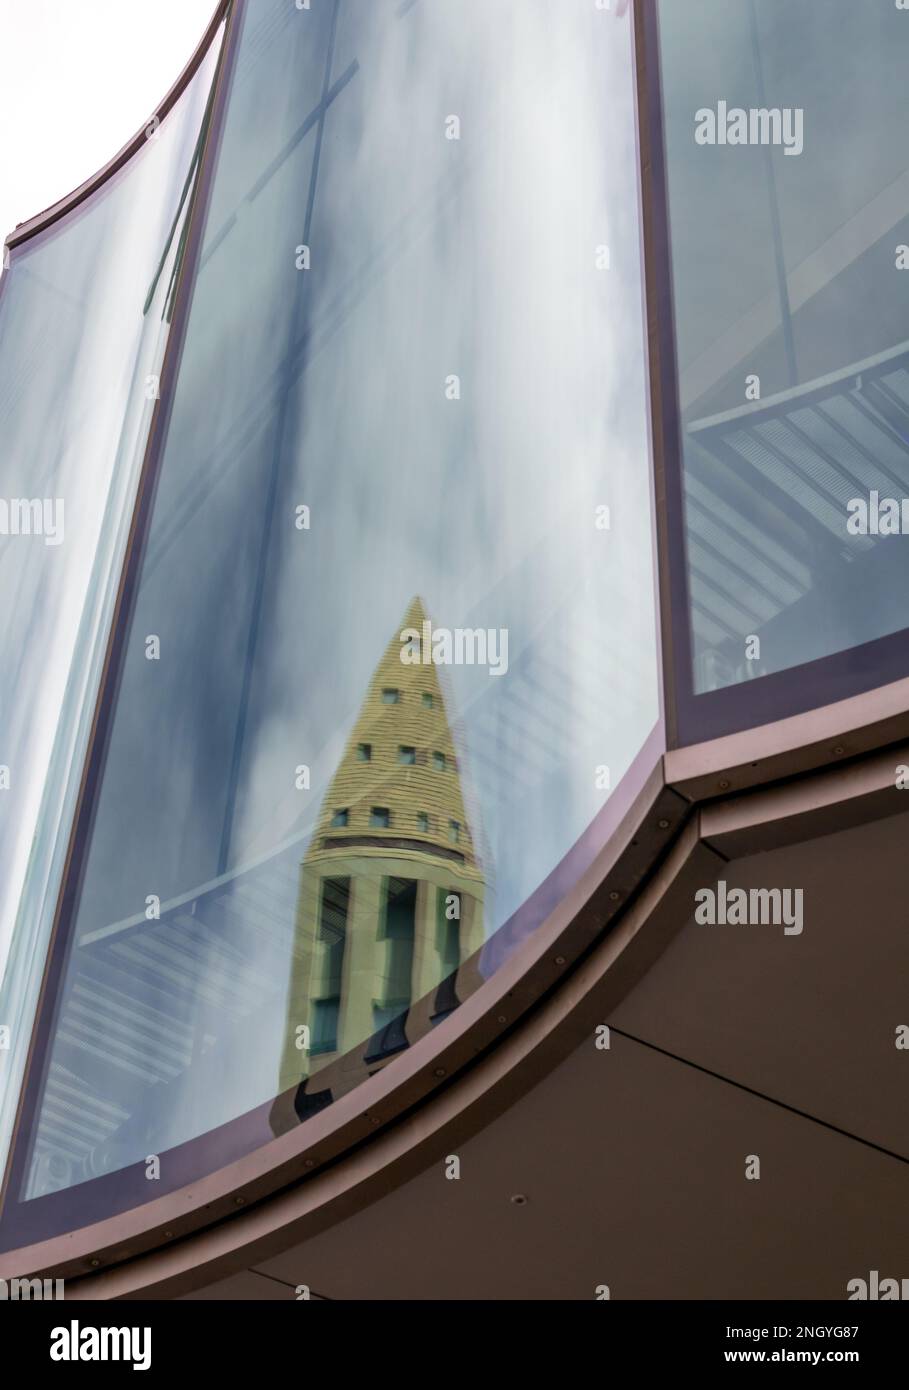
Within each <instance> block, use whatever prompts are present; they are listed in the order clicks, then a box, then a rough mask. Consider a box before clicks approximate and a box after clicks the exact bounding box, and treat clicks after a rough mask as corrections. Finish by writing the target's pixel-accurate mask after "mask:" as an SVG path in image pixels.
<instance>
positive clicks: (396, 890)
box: [273, 598, 484, 1129]
mask: <svg viewBox="0 0 909 1390" xmlns="http://www.w3.org/2000/svg"><path fill="white" fill-rule="evenodd" d="M425 618H426V613H425V610H424V608H423V604H422V602H421V601H420V599H419V598H415V599H414V600H413V601H412V602H411V604H410V607H409V608H408V610H407V613H406V615H405V616H404V619H403V620H402V623H401V628H400V629H398V631H396V632H395V634H394V636H393V637H392V640H391V642H390V643H389V646H388V648H387V650H386V652H385V655H384V656H383V657H382V660H381V661H380V662H379V664H378V666H377V667H376V670H375V672H374V673H373V677H372V681H371V682H370V686H369V690H368V692H367V695H366V699H365V700H364V702H363V706H362V709H361V710H360V714H359V717H358V719H357V721H356V723H355V725H354V728H353V731H352V733H351V735H350V738H349V739H348V742H347V746H346V748H345V750H344V755H343V757H342V759H341V762H340V764H339V765H338V768H337V770H336V772H335V775H334V778H333V780H332V783H331V786H330V787H329V789H328V793H327V795H326V797H325V800H324V801H323V803H322V808H321V811H320V814H319V821H318V824H317V826H316V829H315V831H314V834H313V837H312V841H311V844H310V849H309V852H308V853H307V855H306V858H305V859H304V861H303V865H302V869H301V879H300V894H299V902H298V907H297V921H296V931H295V947H294V956H293V963H292V972H293V973H292V978H291V986H290V994H289V998H288V1016H287V1043H286V1046H285V1049H284V1056H283V1059H282V1064H281V1077H280V1087H279V1089H280V1091H281V1092H285V1091H287V1089H288V1088H289V1087H292V1086H295V1085H296V1084H297V1083H298V1082H300V1081H301V1080H302V1079H304V1078H306V1077H307V1076H308V1077H310V1078H314V1076H315V1074H316V1073H317V1072H318V1073H320V1075H319V1081H318V1083H316V1082H315V1081H314V1080H313V1081H311V1082H310V1084H309V1085H308V1086H307V1087H306V1088H305V1089H306V1090H307V1091H308V1092H310V1093H314V1092H316V1093H320V1094H325V1091H326V1089H327V1088H328V1086H329V1085H330V1086H331V1089H332V1092H333V1093H334V1094H335V1095H336V1094H338V1093H339V1090H346V1089H348V1084H353V1083H354V1082H355V1081H359V1080H361V1079H362V1075H363V1068H364V1067H365V1068H366V1070H367V1071H371V1070H373V1069H374V1067H376V1066H378V1065H381V1064H382V1063H383V1062H384V1061H386V1060H387V1059H388V1058H389V1057H391V1056H393V1055H394V1054H395V1053H396V1052H399V1051H400V1050H401V1049H402V1048H405V1047H407V1046H408V1044H409V1042H411V1041H414V1034H415V1032H418V1031H422V1030H421V1029H420V1028H419V1026H409V1017H410V1014H409V1011H410V1008H411V1004H412V1003H413V1002H414V1001H417V1000H424V999H425V1001H426V1002H425V1004H424V1006H423V1012H424V1013H426V1011H427V1009H428V1017H427V1018H426V1019H425V1020H424V1022H425V1023H428V1024H429V1025H430V1026H431V1024H432V1022H434V1021H436V1020H437V1019H438V1018H439V1017H440V1016H443V1015H444V1014H445V1013H447V1012H450V1010H451V1009H452V1008H453V1007H454V1006H455V1005H456V1003H457V997H456V994H455V988H454V984H455V982H454V972H456V971H457V970H458V968H459V966H460V965H461V963H462V962H463V961H465V960H466V959H467V958H468V956H470V955H472V954H473V952H474V951H476V950H477V949H478V948H479V947H480V946H481V945H482V942H483V888H484V880H483V875H482V873H481V871H480V868H479V866H478V864H477V860H476V856H475V852H474V844H473V838H472V835H471V831H470V827H469V826H468V824H467V816H466V813H465V808H464V798H463V794H462V789H461V778H460V772H459V767H458V759H457V755H456V751H455V745H454V740H453V738H452V733H451V729H450V727H449V722H448V717H447V714H446V710H445V704H444V700H443V697H442V691H441V688H440V684H439V680H438V675H437V671H436V667H435V666H434V665H433V664H430V663H427V664H423V663H422V662H420V663H418V664H405V663H404V662H402V660H401V651H402V646H403V643H402V642H401V640H400V636H399V633H400V631H401V630H402V629H403V628H405V627H411V628H417V629H418V630H419V631H422V623H423V622H424V620H425ZM301 1025H305V1026H306V1027H307V1028H308V1029H309V1052H308V1054H307V1052H306V1051H305V1050H298V1046H297V1037H298V1029H299V1028H300V1026H301ZM347 1071H350V1072H351V1073H352V1074H351V1075H350V1076H349V1077H345V1076H343V1075H342V1074H343V1073H345V1072H347ZM323 1073H324V1075H323ZM282 1109H286V1107H282V1106H281V1105H280V1104H279V1105H278V1106H277V1107H276V1112H277V1111H278V1110H282ZM298 1113H299V1108H298ZM290 1118H291V1117H290V1116H289V1114H288V1115H287V1116H285V1117H284V1119H283V1120H282V1119H281V1116H280V1115H279V1114H278V1113H275V1114H274V1115H273V1123H274V1124H275V1126H276V1128H281V1129H283V1128H285V1127H286V1124H287V1123H288V1122H289V1121H290Z"/></svg>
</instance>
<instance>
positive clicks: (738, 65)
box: [659, 0, 909, 722]
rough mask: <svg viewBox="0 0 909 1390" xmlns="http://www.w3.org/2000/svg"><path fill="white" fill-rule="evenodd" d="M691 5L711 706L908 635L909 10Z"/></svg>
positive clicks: (699, 592)
mask: <svg viewBox="0 0 909 1390" xmlns="http://www.w3.org/2000/svg"><path fill="white" fill-rule="evenodd" d="M696 10H697V13H696V16H695V14H694V12H693V11H692V8H691V6H688V5H680V4H677V3H675V2H674V0H661V3H660V4H659V22H660V38H661V42H660V59H661V65H662V80H663V102H664V115H665V122H664V125H665V129H664V135H665V143H666V153H667V166H668V186H669V219H670V231H671V244H672V274H673V285H674V294H675V318H676V330H677V355H678V371H679V394H680V406H681V413H682V430H683V448H684V488H685V535H686V546H687V567H688V583H689V590H690V631H691V646H692V659H693V673H692V684H693V688H694V691H695V692H696V693H697V692H708V691H712V690H718V689H722V688H725V687H729V686H731V685H736V684H740V683H743V682H748V681H753V680H755V679H757V678H758V677H760V676H764V675H767V674H770V673H775V672H781V671H784V670H787V669H789V668H791V667H794V666H796V665H798V664H800V663H804V662H809V661H813V660H816V659H818V658H823V657H831V656H833V655H834V654H836V653H840V652H844V651H845V650H846V649H849V648H853V647H855V646H858V645H860V644H863V643H868V642H871V641H874V640H876V639H879V638H883V637H885V636H886V635H888V634H892V633H895V632H897V631H899V630H901V629H903V628H905V627H906V626H907V625H909V599H907V594H909V540H907V538H906V532H907V531H909V503H906V504H903V508H902V511H903V515H902V525H900V518H899V510H900V504H901V503H902V499H903V498H904V496H905V495H906V494H907V493H909V328H907V314H906V303H905V301H906V294H907V291H909V248H907V245H906V243H907V242H909V147H907V143H906V139H905V124H906V72H907V68H909V13H905V12H903V11H902V10H901V9H899V8H898V7H897V6H896V5H894V4H892V3H884V4H871V5H869V4H855V3H854V0H810V3H809V0H805V2H804V3H799V4H793V3H792V0H699V3H698V5H697V7H696ZM886 499H891V500H892V502H893V504H894V505H893V506H890V505H888V504H887V502H886ZM885 514H886V517H887V520H886V521H885V520H884V517H885ZM891 518H893V519H894V520H895V522H896V525H895V529H891V528H892V527H893V520H891ZM871 662H872V658H871V657H868V658H867V663H868V664H867V665H866V669H865V670H864V673H863V679H864V682H865V684H866V685H868V684H872V683H875V674H876V673H875V669H874V667H873V665H871ZM852 664H853V665H854V666H856V667H858V663H857V662H853V663H852ZM882 679H884V677H883V676H878V683H880V681H881V680H882ZM815 694H816V697H817V698H816V699H815V701H814V702H815V703H822V702H823V701H824V699H825V698H831V694H830V690H829V687H828V690H827V693H826V695H825V691H824V689H822V688H818V689H817V690H816V691H815ZM760 711H761V707H760V704H756V705H755V706H754V713H755V717H754V719H753V720H752V722H759V721H760ZM764 717H765V718H766V717H770V715H769V714H765V716H764Z"/></svg>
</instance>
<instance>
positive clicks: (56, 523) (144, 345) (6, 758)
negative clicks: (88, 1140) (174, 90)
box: [0, 50, 215, 1156]
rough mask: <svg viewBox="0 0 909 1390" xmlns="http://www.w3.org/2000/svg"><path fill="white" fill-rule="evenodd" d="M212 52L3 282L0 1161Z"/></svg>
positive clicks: (84, 1039) (160, 343)
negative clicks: (127, 154) (126, 153)
mask: <svg viewBox="0 0 909 1390" xmlns="http://www.w3.org/2000/svg"><path fill="white" fill-rule="evenodd" d="M214 61H215V52H214V50H210V53H209V56H208V58H207V59H206V60H205V61H204V62H203V65H202V67H201V68H200V69H199V71H198V72H197V73H196V76H195V78H194V80H193V82H192V83H191V85H190V87H189V88H188V89H187V90H186V91H185V92H184V94H183V96H182V97H181V99H180V101H179V102H178V104H177V105H176V106H175V107H174V108H173V110H172V111H171V112H170V114H169V115H168V116H167V117H166V119H165V120H164V121H163V123H161V124H160V126H159V127H157V128H154V127H150V138H149V139H148V140H147V141H146V143H145V144H144V146H143V148H142V150H141V152H140V153H138V154H136V155H135V157H134V158H133V159H132V160H131V161H130V162H129V164H128V165H127V166H126V167H125V169H124V170H123V171H121V172H120V173H119V174H118V175H116V176H115V177H114V178H112V179H111V180H109V181H108V182H107V183H106V184H105V185H104V186H103V187H102V188H101V189H100V190H99V191H98V192H96V193H95V194H94V195H93V196H92V197H91V198H90V199H88V200H87V201H86V202H85V203H83V204H82V205H81V206H80V207H79V209H78V211H76V212H73V213H71V214H70V215H69V216H67V217H66V218H64V219H63V220H61V221H59V222H58V223H56V224H54V225H53V226H52V227H50V228H49V229H48V230H47V231H45V232H43V233H40V234H39V235H37V236H35V237H33V238H31V239H30V240H28V241H26V242H24V243H22V245H21V246H20V247H18V248H16V249H14V250H12V251H11V253H10V267H9V269H8V270H7V271H6V272H5V273H4V275H3V280H2V283H0V1037H6V1041H8V1043H9V1046H8V1047H7V1046H5V1045H4V1044H3V1043H0V1156H2V1155H3V1154H5V1150H6V1144H7V1140H8V1136H9V1128H10V1124H11V1122H12V1116H13V1112H14V1109H15V1105H16V1101H17V1097H18V1084H19V1080H20V1078H21V1075H22V1071H23V1067H24V1064H25V1056H26V1051H27V1048H28V1042H29V1031H30V1024H31V1018H32V1011H33V1008H34V1002H35V998H36V995H37V991H38V989H39V987H40V984H41V978H42V968H43V963H44V953H45V949H46V945H47V940H48V935H49V932H50V927H51V922H52V919H53V915H54V908H55V904H56V896H57V890H58V887H59V883H60V876H61V872H62V864H63V860H64V857H65V855H66V852H67V846H68V836H69V830H70V825H71V820H72V815H73V807H74V801H75V796H76V793H77V789H78V786H79V780H80V777H81V771H82V759H83V756H84V752H85V747H86V740H87V734H88V726H89V723H90V721H91V718H92V714H93V711H94V701H95V695H96V693H97V687H98V682H99V679H100V668H101V662H102V660H103V656H104V651H105V644H106V639H107V635H108V631H109V625H110V620H111V613H112V606H113V600H114V597H115V595H116V592H117V586H118V583H119V578H120V567H121V564H122V559H123V553H124V546H125V539H126V533H127V530H128V527H129V524H130V519H131V516H132V503H133V499H134V497H135V490H136V483H137V476H138V470H139V467H140V465H141V462H142V457H143V452H144V447H145V441H146V436H147V432H148V427H149V422H150V419H151V414H152V410H153V409H154V405H155V398H156V394H157V380H158V374H159V373H160V369H161V361H162V356H163V352H164V346H165V343H166V341H167V336H168V332H169V326H170V325H169V311H170V304H171V296H172V289H173V278H174V271H175V266H176V263H177V258H178V255H179V251H180V245H181V234H182V231H183V227H184V223H185V217H186V210H187V207H188V201H189V197H190V195H191V191H192V187H193V181H194V178H195V172H196V159H195V156H196V155H197V153H198V148H197V147H198V140H199V135H200V130H201V127H202V122H203V116H204V112H205V107H206V102H207V98H208V93H209V89H210V86H211V79H212V72H213V66H214ZM87 1018H89V1019H90V1011H89V1013H88V1015H86V1014H84V1013H83V1015H82V1021H81V1023H80V1024H79V1025H78V1026H77V1028H76V1033H75V1034H74V1041H73V1045H74V1047H75V1048H76V1049H77V1050H82V1052H83V1055H87V1053H88V1052H89V1051H90V1050H91V1047H92V1043H91V1041H90V1039H89V1036H88V1033H87V1032H86V1029H85V1023H86V1019H87ZM4 1028H6V1029H9V1034H8V1035H4V1033H3V1030H4ZM64 1147H65V1146H64Z"/></svg>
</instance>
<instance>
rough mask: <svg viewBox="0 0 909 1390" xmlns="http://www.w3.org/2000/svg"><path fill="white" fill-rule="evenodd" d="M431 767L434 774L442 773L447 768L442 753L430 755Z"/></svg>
mask: <svg viewBox="0 0 909 1390" xmlns="http://www.w3.org/2000/svg"><path fill="white" fill-rule="evenodd" d="M432 765H433V767H434V768H435V770H436V772H444V771H445V769H446V767H447V766H448V764H447V762H446V760H445V754H444V753H433V755H432Z"/></svg>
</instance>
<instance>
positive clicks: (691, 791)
mask: <svg viewBox="0 0 909 1390" xmlns="http://www.w3.org/2000/svg"><path fill="white" fill-rule="evenodd" d="M907 739H909V679H905V680H899V681H894V682H893V683H892V684H890V685H882V686H879V687H878V688H877V689H876V690H867V691H865V692H864V694H861V695H853V696H851V697H850V698H849V699H847V700H839V701H837V702H836V703H835V704H830V705H824V706H822V707H821V708H820V709H814V710H809V711H807V712H806V713H804V714H793V715H790V716H789V718H788V719H780V720H777V722H776V723H773V724H761V725H759V726H758V727H757V728H755V729H746V730H745V731H744V732H742V733H737V734H727V735H726V736H725V737H724V738H717V739H711V740H710V742H708V743H698V744H693V745H691V746H690V747H688V748H677V749H674V750H672V751H671V752H669V753H667V754H666V781H667V783H668V785H669V786H671V787H673V788H674V789H675V790H676V791H677V792H678V793H679V795H680V796H684V797H686V798H687V799H688V800H689V801H692V802H701V801H707V800H710V799H712V798H714V797H718V796H727V795H728V794H729V793H730V792H738V791H747V790H750V789H752V788H755V787H760V786H765V785H766V784H767V783H770V782H774V781H779V780H780V779H782V778H789V777H795V776H800V775H802V774H804V773H806V772H810V771H813V770H814V769H817V768H825V767H830V766H831V764H838V763H841V762H846V761H847V760H848V759H850V758H857V757H862V756H864V755H866V754H869V753H873V752H876V751H877V750H879V749H883V748H887V747H889V746H890V745H892V744H899V743H902V742H904V741H905V740H907Z"/></svg>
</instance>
